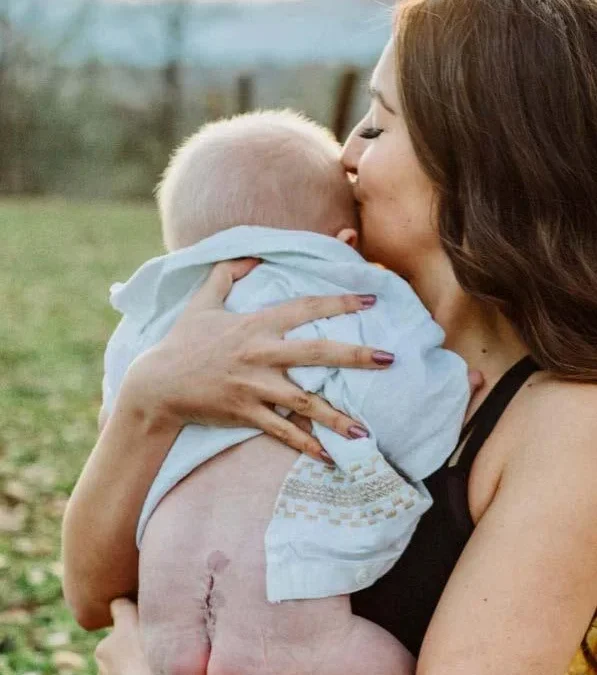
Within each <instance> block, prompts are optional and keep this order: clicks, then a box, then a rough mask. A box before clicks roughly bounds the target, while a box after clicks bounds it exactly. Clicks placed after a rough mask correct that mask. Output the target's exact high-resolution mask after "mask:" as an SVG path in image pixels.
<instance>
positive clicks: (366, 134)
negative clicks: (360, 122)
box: [360, 127, 383, 140]
mask: <svg viewBox="0 0 597 675" xmlns="http://www.w3.org/2000/svg"><path fill="white" fill-rule="evenodd" d="M382 133H383V129H377V128H375V127H367V128H366V129H363V130H362V131H361V133H360V136H361V138H365V139H367V140H372V139H374V138H378V137H379V136H381V134H382Z"/></svg>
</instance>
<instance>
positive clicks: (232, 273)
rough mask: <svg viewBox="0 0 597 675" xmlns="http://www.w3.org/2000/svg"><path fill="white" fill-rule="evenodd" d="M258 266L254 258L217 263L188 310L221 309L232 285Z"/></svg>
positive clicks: (258, 262)
mask: <svg viewBox="0 0 597 675" xmlns="http://www.w3.org/2000/svg"><path fill="white" fill-rule="evenodd" d="M259 264H260V261H259V260H256V259H255V258H243V259H241V260H229V261H226V262H221V263H218V264H217V265H216V266H215V267H214V268H213V270H212V271H211V274H210V275H209V277H208V278H207V281H206V282H205V283H204V284H203V286H202V287H201V290H199V291H198V292H197V293H196V294H195V295H194V296H193V298H192V300H191V302H190V303H189V308H191V307H192V308H193V310H194V311H197V310H199V309H218V308H221V307H222V305H223V304H224V300H226V298H227V297H228V294H229V293H230V291H231V290H232V284H233V283H234V282H235V281H238V280H239V279H242V278H243V277H245V276H246V275H247V274H249V272H251V271H252V270H254V269H255V267H257V265H259Z"/></svg>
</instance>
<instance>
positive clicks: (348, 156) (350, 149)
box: [341, 123, 365, 176]
mask: <svg viewBox="0 0 597 675" xmlns="http://www.w3.org/2000/svg"><path fill="white" fill-rule="evenodd" d="M361 127H362V124H361V123H359V124H357V126H356V127H355V128H354V129H353V130H352V133H351V134H350V136H349V137H348V139H347V141H346V143H345V144H344V149H343V150H342V158H341V159H342V164H343V165H344V168H345V169H346V172H347V173H351V174H354V175H355V176H356V175H358V173H359V162H360V160H361V156H362V154H363V152H364V150H365V139H364V138H361V136H360V129H361Z"/></svg>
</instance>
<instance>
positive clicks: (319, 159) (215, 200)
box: [157, 111, 358, 251]
mask: <svg viewBox="0 0 597 675" xmlns="http://www.w3.org/2000/svg"><path fill="white" fill-rule="evenodd" d="M340 153H341V148H340V145H339V144H338V143H337V141H336V140H335V139H334V137H333V136H332V134H331V133H330V132H329V131H327V130H326V129H324V128H323V127H321V126H319V125H318V124H315V122H311V121H309V120H308V119H306V118H305V117H303V116H301V115H298V114H296V113H293V112H291V111H271V112H256V113H250V114H247V115H239V116H238V117H234V118H232V119H228V120H222V121H220V122H215V123H211V124H207V125H206V126H204V127H202V128H201V129H200V130H199V131H198V132H197V133H196V134H195V135H194V136H191V137H190V138H189V139H188V140H187V141H186V142H185V143H184V144H183V145H182V146H181V147H180V148H179V149H178V150H177V151H176V152H175V153H174V154H173V156H172V158H171V160H170V163H169V165H168V168H167V169H166V171H165V172H164V176H163V179H162V181H161V183H160V184H159V185H158V188H157V200H158V205H159V208H160V214H161V218H162V231H163V237H164V243H165V245H166V248H167V249H168V250H170V251H173V250H176V249H179V248H184V247H186V246H191V245H192V244H196V243H198V242H199V241H201V240H202V239H205V238H206V237H209V236H211V235H212V234H215V233H216V232H221V231H222V230H226V229H229V228H232V227H236V226H237V225H261V226H264V227H272V228H278V229H288V230H309V231H311V232H318V233H320V234H326V235H329V236H332V237H338V236H339V235H340V238H342V239H343V240H345V241H349V242H350V243H353V244H354V239H355V238H356V230H357V227H358V225H357V223H358V216H357V211H356V207H355V203H354V199H353V194H352V190H351V187H350V184H349V181H348V178H347V176H346V173H345V171H344V169H343V168H342V165H341V163H340ZM346 232H353V234H346ZM340 233H342V234H340Z"/></svg>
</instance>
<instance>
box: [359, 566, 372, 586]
mask: <svg viewBox="0 0 597 675" xmlns="http://www.w3.org/2000/svg"><path fill="white" fill-rule="evenodd" d="M370 576H371V575H370V574H369V572H368V571H367V570H366V569H364V568H363V569H360V570H359V571H358V572H357V576H356V581H357V584H364V583H366V582H367V581H369V579H370Z"/></svg>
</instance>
